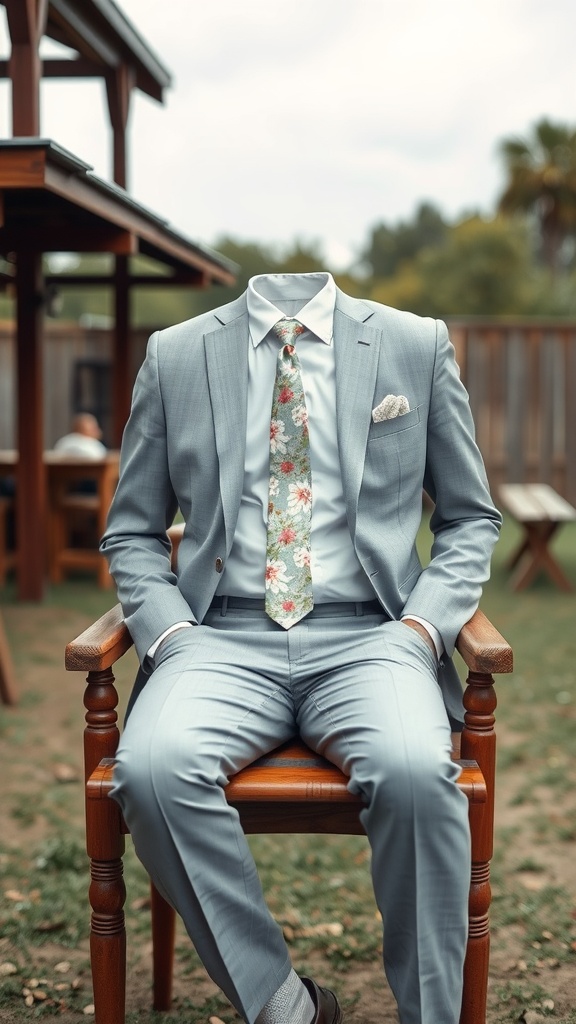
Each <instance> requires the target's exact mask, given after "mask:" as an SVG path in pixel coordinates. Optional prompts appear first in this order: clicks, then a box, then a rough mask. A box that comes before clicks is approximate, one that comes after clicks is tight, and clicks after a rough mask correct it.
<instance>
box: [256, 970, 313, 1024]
mask: <svg viewBox="0 0 576 1024" xmlns="http://www.w3.org/2000/svg"><path fill="white" fill-rule="evenodd" d="M315 1013H316V1008H315V1006H314V1003H313V1002H312V1000H311V998H310V994H309V992H308V989H307V988H306V986H305V985H303V984H302V982H301V981H300V978H299V977H298V975H297V974H296V971H294V970H292V971H290V974H289V975H288V977H287V978H286V981H285V982H284V983H283V984H282V985H280V988H279V989H276V992H275V993H274V995H273V996H271V997H270V999H269V1000H268V1002H267V1003H265V1004H264V1006H263V1007H262V1009H261V1010H260V1013H259V1014H258V1016H257V1018H256V1024H311V1022H312V1021H313V1020H314V1016H315Z"/></svg>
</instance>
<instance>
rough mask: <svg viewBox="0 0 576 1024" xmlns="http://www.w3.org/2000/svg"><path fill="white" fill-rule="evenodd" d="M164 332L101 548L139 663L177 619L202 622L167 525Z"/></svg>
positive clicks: (127, 440) (145, 377)
mask: <svg viewBox="0 0 576 1024" xmlns="http://www.w3.org/2000/svg"><path fill="white" fill-rule="evenodd" d="M159 337H160V335H159V333H158V332H157V333H156V334H153V335H152V337H151V338H150V341H149V343H148V349H147V353H146V359H145V361H144V363H143V365H142V367H141V369H140V372H139V374H138V377H137V380H136V384H135V387H134V394H133V400H132V410H131V413H130V418H129V420H128V423H127V425H126V429H125V431H124V437H123V440H122V452H121V458H120V479H119V482H118V487H117V490H116V494H115V496H114V499H113V501H112V505H111V507H110V512H109V515H108V522H107V526H106V531H105V533H104V536H103V538H102V542H101V546H100V550H101V551H102V553H103V554H104V555H105V556H106V558H107V559H108V562H109V566H110V572H111V573H112V576H113V577H114V581H115V583H116V587H117V589H118V597H119V600H120V603H121V604H122V608H123V611H124V617H125V621H126V625H127V626H128V629H129V630H130V634H131V636H132V639H133V640H134V644H135V646H136V650H137V652H138V656H139V658H140V661H141V662H143V661H144V658H145V656H146V652H147V651H148V649H149V647H150V646H151V645H152V644H153V642H154V641H155V640H156V639H157V637H159V636H160V634H161V633H163V632H164V631H165V630H166V629H168V628H169V627H170V626H171V625H173V624H174V623H175V622H180V621H190V622H195V618H194V615H193V613H192V610H191V608H190V606H189V605H188V603H187V601H186V600H185V598H184V597H183V596H182V594H181V592H180V590H179V589H178V587H177V585H176V576H175V574H174V573H173V572H172V570H171V567H170V543H169V541H168V538H167V536H166V530H167V529H168V528H169V527H170V526H171V525H172V522H173V520H174V515H175V513H176V510H177V501H176V496H175V494H174V490H173V488H172V484H171V481H170V473H169V464H168V449H167V437H166V421H165V416H164V406H163V401H162V391H161V386H160V377H159V369H158V344H159Z"/></svg>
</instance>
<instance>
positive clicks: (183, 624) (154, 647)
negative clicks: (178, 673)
mask: <svg viewBox="0 0 576 1024" xmlns="http://www.w3.org/2000/svg"><path fill="white" fill-rule="evenodd" d="M412 618H413V619H414V618H416V616H415V615H413V616H412ZM187 626H192V623H191V622H175V623H174V625H173V626H169V628H168V629H165V630H164V632H163V633H161V634H160V636H159V637H158V639H157V640H155V641H154V643H153V644H152V646H151V647H149V648H148V650H147V651H146V654H147V656H148V657H149V658H153V657H154V655H155V654H156V651H157V650H158V648H159V647H160V644H161V643H162V641H163V640H165V639H166V637H167V636H170V633H175V632H176V630H177V629H185V628H186V627H187Z"/></svg>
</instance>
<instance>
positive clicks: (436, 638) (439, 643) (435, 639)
mask: <svg viewBox="0 0 576 1024" xmlns="http://www.w3.org/2000/svg"><path fill="white" fill-rule="evenodd" d="M404 619H414V622H419V623H420V625H421V626H424V629H425V630H426V631H427V632H428V633H430V636H431V638H432V643H433V644H434V647H435V648H436V657H437V658H438V661H440V658H441V657H442V655H443V654H444V642H443V640H442V637H441V636H440V633H439V632H438V630H437V629H436V626H433V625H432V623H431V622H428V620H427V619H423V618H421V617H420V615H412V612H410V615H403V616H402V622H404Z"/></svg>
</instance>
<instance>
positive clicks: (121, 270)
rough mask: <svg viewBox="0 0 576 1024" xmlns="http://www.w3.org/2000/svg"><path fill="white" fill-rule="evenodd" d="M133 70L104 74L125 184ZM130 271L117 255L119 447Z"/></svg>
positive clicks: (115, 417)
mask: <svg viewBox="0 0 576 1024" xmlns="http://www.w3.org/2000/svg"><path fill="white" fill-rule="evenodd" d="M133 87H134V72H133V70H132V69H131V68H129V67H127V66H126V65H120V67H118V68H115V69H114V70H113V71H110V72H108V73H107V75H106V94H107V97H108V108H109V111H110V121H111V124H112V151H113V174H114V181H115V182H116V183H117V184H118V185H121V186H122V188H126V186H127V178H128V174H127V160H126V128H127V125H128V116H129V113H130V98H131V94H132V89H133ZM131 391H132V380H131V374H130V275H129V267H128V257H127V256H116V258H115V269H114V358H113V374H112V430H113V444H114V445H115V447H117V448H119V447H120V442H121V440H122V431H123V430H124V426H125V424H126V420H127V419H128V416H129V413H130V396H131Z"/></svg>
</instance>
